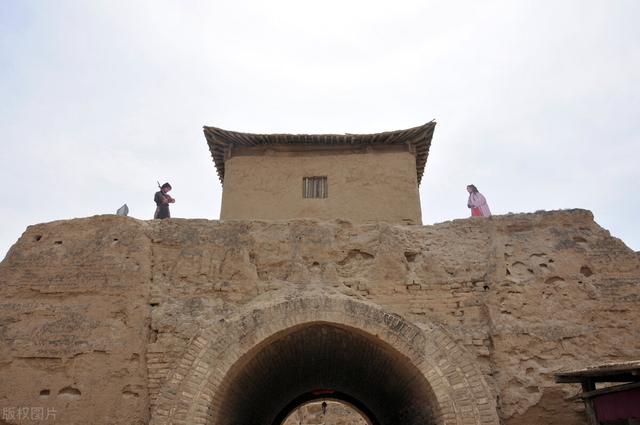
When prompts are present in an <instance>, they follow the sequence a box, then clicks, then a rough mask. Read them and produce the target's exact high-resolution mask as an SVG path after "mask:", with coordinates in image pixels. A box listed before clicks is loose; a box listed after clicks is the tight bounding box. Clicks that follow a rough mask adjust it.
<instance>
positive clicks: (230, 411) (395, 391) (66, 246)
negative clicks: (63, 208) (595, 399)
mask: <svg viewBox="0 0 640 425" xmlns="http://www.w3.org/2000/svg"><path fill="white" fill-rule="evenodd" d="M639 289H640V260H639V257H638V254H637V253H635V252H633V251H632V250H630V249H628V248H627V247H626V246H625V245H624V244H623V243H622V242H621V241H620V240H618V239H616V238H613V237H611V236H610V235H609V233H608V232H607V231H606V230H603V229H602V228H601V227H599V226H598V225H597V224H596V223H595V222H594V221H593V217H592V215H591V213H589V212H588V211H583V210H571V211H558V212H540V213H535V214H518V215H507V216H497V217H493V218H492V219H466V220H456V221H452V222H446V223H442V224H437V225H434V226H403V225H390V224H384V223H378V224H371V225H354V224H351V223H349V222H344V221H330V222H323V221H304V220H296V221H282V222H257V221H233V222H217V221H207V220H182V219H171V220H165V221H153V222H145V221H139V220H135V219H132V218H124V217H115V216H98V217H92V218H85V219H76V220H68V221H58V222H52V223H47V224H40V225H35V226H30V227H29V228H28V229H27V231H26V232H25V233H24V234H23V235H22V237H21V238H20V240H19V241H18V242H17V243H16V245H14V246H13V247H12V249H11V250H10V251H9V253H8V255H7V257H6V258H5V260H4V261H3V262H2V263H1V264H0V373H1V375H0V376H1V377H2V379H0V412H2V414H3V415H4V416H2V417H0V424H1V423H3V422H2V420H4V421H5V422H6V423H64V424H87V423H92V424H122V425H131V424H149V423H152V424H167V423H176V424H177V423H184V424H187V423H189V424H196V423H200V424H211V425H213V424H216V425H217V424H223V423H229V424H231V423H234V422H233V421H234V420H235V421H237V422H236V423H242V422H241V421H246V420H248V419H247V418H248V417H249V416H246V415H247V414H246V412H242V408H243V406H244V408H245V410H246V409H248V408H247V407H246V406H247V404H248V403H249V402H248V401H247V397H250V398H251V400H253V404H252V408H253V409H254V410H255V411H256V412H258V411H260V412H262V413H261V414H263V415H264V416H260V417H261V418H266V417H271V416H269V415H274V414H275V413H277V412H276V411H277V410H278V409H276V407H277V406H279V404H278V403H282V401H283V400H288V399H289V398H291V396H292V395H293V394H294V393H295V394H297V393H296V391H297V392H300V391H302V389H303V387H304V388H307V387H310V386H319V385H322V386H324V387H326V386H333V387H335V388H337V389H340V390H342V391H344V392H349V393H351V394H352V395H354V396H356V398H358V400H359V401H360V402H362V403H363V405H365V406H366V407H368V408H370V409H371V410H372V411H373V414H375V415H377V417H378V419H380V422H383V423H388V422H389V421H392V420H398V419H393V415H395V414H397V415H401V416H398V417H401V418H405V419H402V420H405V422H403V423H435V424H466V423H473V424H497V423H502V424H514V425H515V424H518V425H522V424H525V425H526V424H531V425H533V424H536V425H539V424H576V425H577V424H582V423H584V417H583V416H582V411H581V409H582V407H581V405H580V404H579V403H574V402H570V401H567V400H566V398H568V397H569V396H571V395H573V393H575V392H577V388H573V387H571V386H567V385H556V384H554V383H553V373H554V372H557V371H560V370H566V369H572V368H581V367H583V366H585V365H589V364H595V363H602V362H606V361H623V360H630V359H637V358H638V357H640V315H638V314H637V311H638V310H639V309H640V291H639ZM314 353H315V354H314ZM294 368H296V370H303V371H304V373H302V372H300V373H302V374H300V373H298V372H296V375H295V376H294V375H293V374H292V372H291V369H294ZM332 373H333V375H332ZM323 377H329V378H326V379H325V378H323ZM340 377H342V378H340ZM294 378H295V379H294ZM347 378H348V379H347ZM356 381H357V382H360V384H359V385H356V384H354V382H356ZM392 399H393V403H395V404H393V403H391V401H389V400H392ZM385 400H386V401H388V403H387V402H385ZM390 403H391V404H390ZM285 404H286V403H285ZM385 404H389V405H391V406H393V408H385V407H384V406H383V405H385ZM274 406H276V407H274ZM19 408H23V409H24V408H27V409H29V412H30V413H31V412H40V410H35V409H40V408H42V411H43V412H44V414H45V415H46V414H47V412H49V413H50V414H52V413H54V414H55V421H54V420H53V418H52V417H50V418H49V419H47V420H48V421H49V422H47V420H45V419H43V420H40V419H33V420H32V419H29V421H31V422H29V421H25V420H22V419H20V418H18V417H17V412H18V410H16V409H19ZM273 409H275V410H273ZM385 409H386V410H385ZM10 414H13V416H11V417H10V416H9V415H10ZM257 414H258V413H256V415H257ZM402 415H404V416H402ZM233 418H236V419H233ZM385 421H386V422H385Z"/></svg>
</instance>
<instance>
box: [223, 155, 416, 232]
mask: <svg viewBox="0 0 640 425" xmlns="http://www.w3.org/2000/svg"><path fill="white" fill-rule="evenodd" d="M295 148H297V149H302V150H299V151H292V149H295ZM314 148H315V149H313V150H304V146H303V147H293V148H287V149H284V150H277V147H271V148H269V149H264V148H254V149H249V148H245V149H242V148H234V150H233V151H232V156H231V158H230V159H227V160H226V161H225V177H224V189H223V194H222V207H221V212H220V218H221V219H223V220H225V219H239V220H289V219H301V218H313V219H321V220H332V219H333V218H334V217H342V218H344V219H345V220H349V221H351V222H354V223H363V222H368V221H386V222H390V223H399V224H421V223H422V218H421V212H420V198H419V194H418V184H417V180H416V158H415V155H414V154H412V153H411V152H409V151H408V148H407V147H406V146H397V147H394V146H382V147H377V148H369V149H365V148H355V147H354V148H353V149H347V150H344V149H343V150H338V148H334V149H328V148H326V149H325V150H318V149H317V147H314ZM307 149H311V148H307ZM292 157H294V158H295V160H292ZM314 176H326V177H327V181H328V193H329V196H328V197H327V198H324V199H309V198H303V197H302V179H303V177H314Z"/></svg>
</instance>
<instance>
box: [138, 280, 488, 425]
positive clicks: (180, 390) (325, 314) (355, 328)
mask: <svg viewBox="0 0 640 425" xmlns="http://www.w3.org/2000/svg"><path fill="white" fill-rule="evenodd" d="M309 326H328V327H330V328H331V329H333V328H335V329H342V330H343V331H340V332H351V333H352V334H353V335H356V334H357V335H359V336H358V338H361V339H363V340H364V341H368V343H371V344H377V345H379V346H381V347H382V346H384V347H392V349H393V351H394V353H395V354H394V355H397V356H398V357H397V358H398V359H402V360H401V361H400V360H399V361H398V363H406V367H407V368H411V369H412V370H416V371H418V373H419V375H420V379H421V380H424V381H425V382H426V383H427V386H428V395H427V396H426V397H428V398H429V404H430V405H431V412H432V420H430V421H429V422H424V423H434V424H437V425H454V424H456V425H457V424H483V425H484V424H487V425H488V424H492V425H498V424H499V419H498V416H497V413H496V407H495V400H494V398H493V397H492V396H491V392H490V390H489V387H488V385H487V383H486V381H485V380H484V377H483V376H482V374H481V373H480V372H479V370H478V369H477V367H476V366H475V364H474V362H473V359H472V357H471V356H470V355H469V354H468V353H467V352H466V351H465V350H464V349H463V348H462V347H460V346H459V345H457V344H456V343H455V341H453V339H452V338H451V337H449V336H448V335H447V334H446V332H445V331H444V330H443V329H442V328H441V327H440V326H438V325H436V324H428V325H425V324H420V325H416V324H413V323H411V322H408V321H407V320H405V319H404V318H402V317H401V316H399V315H396V314H393V313H389V312H385V311H384V310H383V309H382V308H380V307H379V306H377V305H375V304H372V303H369V302H366V301H362V300H355V299H352V298H348V297H344V296H340V295H327V294H324V293H313V294H306V295H305V296H291V297H287V298H285V299H284V300H282V299H281V300H280V301H279V302H273V303H269V304H267V303H256V304H253V305H249V306H247V308H246V309H245V310H244V312H243V313H241V314H239V315H237V316H235V317H234V318H233V319H230V320H228V321H227V322H225V323H224V324H223V328H222V329H217V330H213V329H205V330H203V331H202V332H201V333H200V334H199V335H198V336H197V337H195V338H194V339H193V340H192V341H191V343H190V345H189V347H188V349H187V351H186V352H185V353H184V355H183V356H182V358H181V359H180V360H179V361H178V362H177V364H176V367H175V368H174V370H173V372H172V374H171V376H170V377H169V378H168V379H167V382H166V383H165V386H164V388H163V389H162V390H161V392H160V394H159V398H158V403H157V406H156V409H155V411H154V412H153V414H152V418H151V422H150V423H151V424H153V425H168V424H185V425H187V424H188V425H222V424H223V423H224V420H223V419H220V418H221V413H222V412H224V413H225V414H228V412H227V411H224V410H223V409H225V408H226V409H228V408H229V407H228V406H225V400H229V397H227V396H226V395H225V394H226V393H227V392H228V389H229V387H230V386H231V385H232V381H233V379H235V377H236V376H237V375H238V373H239V372H238V371H242V370H243V369H246V368H247V367H250V365H249V364H250V362H251V360H252V359H253V358H254V357H255V355H256V354H257V353H261V352H263V351H264V349H265V348H266V347H270V346H271V345H272V344H273V343H274V341H280V340H282V338H283V337H287V336H288V335H293V334H294V332H297V331H299V330H304V329H307V328H308V327H309ZM407 370H408V369H407ZM225 425H226V424H225Z"/></svg>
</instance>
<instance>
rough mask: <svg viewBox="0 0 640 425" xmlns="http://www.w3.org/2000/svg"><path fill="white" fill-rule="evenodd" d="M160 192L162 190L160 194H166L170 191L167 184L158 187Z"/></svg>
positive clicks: (169, 186)
mask: <svg viewBox="0 0 640 425" xmlns="http://www.w3.org/2000/svg"><path fill="white" fill-rule="evenodd" d="M160 190H162V192H164V193H167V192H168V191H170V190H171V185H170V184H169V183H165V184H163V185H162V186H160Z"/></svg>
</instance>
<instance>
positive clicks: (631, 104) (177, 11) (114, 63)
mask: <svg viewBox="0 0 640 425" xmlns="http://www.w3.org/2000/svg"><path fill="white" fill-rule="evenodd" d="M638 22H640V1H637V0H628V1H622V0H601V1H591V0H574V1H568V0H567V1H562V0H553V1H516V0H503V1H477V0H473V1H428V0H421V1H399V0H394V1H384V2H383V1H372V0H366V1H365V0H363V1H350V0H340V1H334V0H323V1H314V2H311V1H305V0H291V1H261V2H259V1H177V0H176V1H160V0H153V1H151V0H149V1H125V0H109V1H96V0H92V1H80V0H77V1H64V0H56V1H53V0H51V1H39V2H37V1H24V0H21V1H18V0H15V1H11V0H4V1H0V137H1V139H0V140H1V145H0V146H1V155H0V173H1V177H2V181H3V186H2V203H1V204H0V216H1V217H2V225H1V226H0V258H2V257H3V256H4V254H5V252H6V250H8V249H9V247H10V246H11V245H12V244H13V243H14V242H15V241H16V240H17V239H18V237H19V236H20V235H21V233H22V232H23V231H24V230H25V228H26V226H28V225H29V224H35V223H40V222H47V221H52V220H58V219H66V218H73V217H84V216H91V215H95V214H110V213H114V212H115V210H116V209H117V208H118V207H119V206H121V205H122V204H123V203H125V202H126V203H127V204H128V206H129V208H130V210H131V211H130V215H132V216H134V217H136V218H141V219H149V218H151V217H152V215H153V211H154V209H155V206H154V204H153V201H152V199H153V193H154V192H155V191H156V180H160V181H161V182H164V181H170V182H171V183H172V185H173V192H172V195H173V196H174V197H175V198H176V199H177V202H176V204H175V205H173V206H172V207H171V208H172V215H173V216H175V217H187V218H191V217H199V218H210V219H217V218H218V215H219V207H220V197H221V186H220V183H219V182H218V179H217V176H216V173H215V167H214V164H213V162H212V160H211V156H210V154H209V151H208V148H207V145H206V142H205V138H204V135H203V133H202V126H203V125H210V126H216V127H221V128H224V129H229V130H236V131H246V132H256V133H272V132H273V133H345V132H346V133H359V132H361V133H375V132H381V131H388V130H396V129H403V128H409V127H414V126H417V125H420V124H424V123H425V122H428V121H430V120H432V119H435V120H437V122H438V125H437V127H436V131H435V135H434V138H433V144H432V147H431V152H430V155H429V160H428V162H427V167H426V170H425V176H424V178H423V182H422V186H421V188H420V192H421V195H422V210H423V221H424V223H425V224H431V223H436V222H442V221H446V220H451V219H455V218H462V217H466V216H468V214H469V210H468V209H467V208H466V200H467V194H466V192H465V186H466V185H467V184H469V183H475V184H476V185H477V186H478V188H479V189H480V191H481V192H482V193H483V194H485V196H486V197H487V199H488V201H489V205H490V207H491V209H492V210H493V212H494V213H496V214H505V213H508V212H532V211H536V210H541V209H545V210H552V209H560V208H586V209H589V210H591V211H593V213H594V215H595V219H596V221H597V222H598V223H599V224H600V225H602V226H603V227H605V228H606V229H608V230H610V231H611V233H612V234H613V235H614V236H617V237H619V238H621V239H622V240H624V241H625V242H626V243H627V245H628V246H630V247H632V248H633V249H635V250H640V226H638V222H637V221H638V211H640V196H639V195H638V193H637V192H636V186H637V184H638V182H639V181H640V171H639V169H640V161H639V160H638V153H640V141H639V140H640V139H639V138H640V136H639V134H640V25H638Z"/></svg>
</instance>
